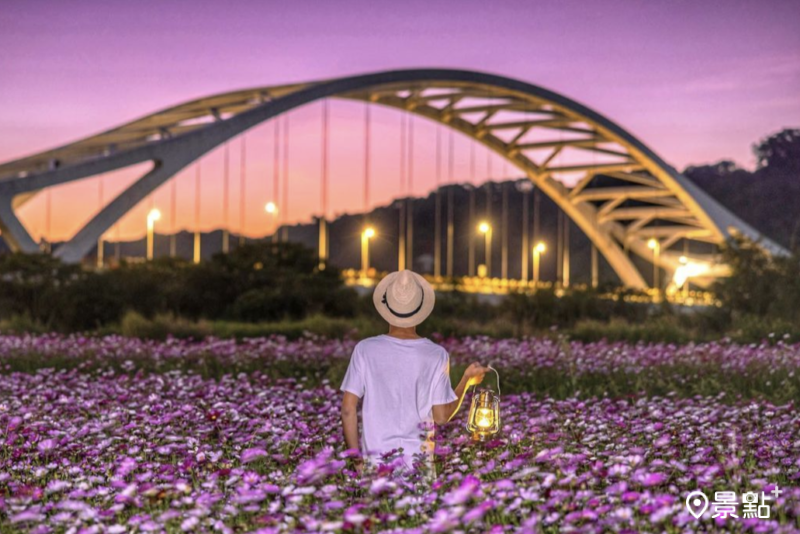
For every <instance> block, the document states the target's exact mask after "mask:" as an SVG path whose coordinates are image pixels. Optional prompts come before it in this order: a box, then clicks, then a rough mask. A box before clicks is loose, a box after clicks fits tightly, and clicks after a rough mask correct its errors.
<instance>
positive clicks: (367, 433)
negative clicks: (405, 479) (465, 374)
mask: <svg viewBox="0 0 800 534" xmlns="http://www.w3.org/2000/svg"><path fill="white" fill-rule="evenodd" d="M341 389H342V391H349V392H351V393H353V394H355V395H357V396H358V397H362V398H363V404H362V408H361V410H362V412H361V416H362V421H363V426H364V429H363V433H362V436H361V443H360V445H361V448H362V450H363V451H364V452H365V453H373V452H374V453H379V452H385V451H389V450H392V449H400V448H402V449H403V456H404V459H405V462H406V465H407V466H409V467H411V466H412V462H413V455H414V454H417V453H424V454H428V455H430V454H431V453H432V448H433V443H432V441H431V439H432V438H433V406H434V405H437V404H447V403H450V402H453V401H455V400H457V399H458V397H457V396H456V394H455V392H454V391H453V388H452V386H451V385H450V374H449V355H448V354H447V351H446V350H445V349H444V348H442V347H441V346H439V345H437V344H436V343H434V342H432V341H430V340H429V339H426V338H416V339H400V338H397V337H394V336H390V335H386V334H382V335H379V336H375V337H371V338H368V339H364V340H363V341H361V342H359V343H358V344H357V345H356V347H355V350H354V351H353V356H352V360H351V365H350V367H349V368H348V371H347V375H346V376H345V379H344V382H343V384H342V387H341ZM425 427H427V428H430V430H428V431H426V430H425Z"/></svg>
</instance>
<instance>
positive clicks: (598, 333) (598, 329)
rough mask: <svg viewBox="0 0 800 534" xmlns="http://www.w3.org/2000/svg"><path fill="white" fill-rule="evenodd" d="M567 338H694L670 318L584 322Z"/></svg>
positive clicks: (678, 340) (677, 340) (669, 340)
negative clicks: (641, 321)
mask: <svg viewBox="0 0 800 534" xmlns="http://www.w3.org/2000/svg"><path fill="white" fill-rule="evenodd" d="M569 337H570V338H571V339H574V340H577V341H586V342H590V341H601V340H603V339H605V340H607V341H627V342H630V343H636V342H639V341H644V342H666V343H687V342H689V341H692V340H693V339H695V338H694V336H693V333H692V332H691V331H690V330H688V329H686V328H684V327H683V326H682V325H680V324H679V322H678V321H677V320H676V319H674V318H670V317H662V318H658V319H654V320H650V321H647V322H645V323H641V324H631V323H628V322H627V321H623V320H619V319H616V320H613V321H610V322H607V323H604V322H600V321H595V320H586V321H581V322H579V323H577V324H576V325H575V327H573V328H572V329H570V330H569Z"/></svg>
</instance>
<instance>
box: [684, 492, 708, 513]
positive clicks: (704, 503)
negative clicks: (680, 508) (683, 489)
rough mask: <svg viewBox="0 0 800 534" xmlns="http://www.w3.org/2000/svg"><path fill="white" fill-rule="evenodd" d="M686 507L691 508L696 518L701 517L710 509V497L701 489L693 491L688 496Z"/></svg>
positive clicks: (690, 511) (690, 510)
mask: <svg viewBox="0 0 800 534" xmlns="http://www.w3.org/2000/svg"><path fill="white" fill-rule="evenodd" d="M686 509H687V510H689V513H690V514H692V515H693V516H694V517H695V518H696V519H700V516H701V515H703V512H705V511H706V509H708V497H706V494H705V493H703V492H702V491H700V490H696V491H693V492H691V493H690V494H689V495H688V496H687V497H686Z"/></svg>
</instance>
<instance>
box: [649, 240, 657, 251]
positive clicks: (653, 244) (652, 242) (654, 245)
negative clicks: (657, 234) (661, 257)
mask: <svg viewBox="0 0 800 534" xmlns="http://www.w3.org/2000/svg"><path fill="white" fill-rule="evenodd" d="M647 248H649V249H651V250H655V249H657V248H658V240H657V239H653V238H651V239H650V240H649V241H648V242H647Z"/></svg>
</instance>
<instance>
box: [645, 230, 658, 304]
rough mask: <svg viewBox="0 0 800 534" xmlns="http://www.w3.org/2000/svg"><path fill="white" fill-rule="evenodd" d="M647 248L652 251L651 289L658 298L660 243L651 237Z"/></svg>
mask: <svg viewBox="0 0 800 534" xmlns="http://www.w3.org/2000/svg"><path fill="white" fill-rule="evenodd" d="M647 248H649V249H650V250H652V251H653V288H654V289H655V290H656V298H658V291H659V285H658V258H659V256H660V255H661V243H659V242H658V239H656V238H654V237H651V238H650V240H649V241H648V242H647Z"/></svg>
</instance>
